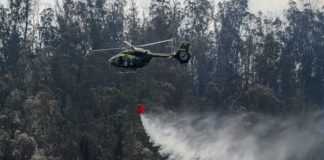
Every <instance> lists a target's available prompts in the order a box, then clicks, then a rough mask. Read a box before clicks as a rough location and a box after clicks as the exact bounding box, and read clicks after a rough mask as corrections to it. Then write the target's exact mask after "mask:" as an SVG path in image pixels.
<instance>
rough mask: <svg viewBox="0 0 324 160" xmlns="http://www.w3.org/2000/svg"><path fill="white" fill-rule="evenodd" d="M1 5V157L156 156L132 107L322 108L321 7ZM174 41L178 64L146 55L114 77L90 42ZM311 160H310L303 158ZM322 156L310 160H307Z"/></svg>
mask: <svg viewBox="0 0 324 160" xmlns="http://www.w3.org/2000/svg"><path fill="white" fill-rule="evenodd" d="M8 2H9V5H8V6H2V5H0V159H4V160H23V159H34V160H46V159H48V160H59V159H86V160H90V159H91V160H96V159H105V160H106V159H115V160H119V159H134V160H135V159H136V160H137V159H150V160H151V159H158V158H161V157H159V155H158V154H157V152H156V148H154V147H152V146H151V144H150V143H149V142H148V138H147V137H146V135H145V133H144V131H143V129H142V127H141V122H140V119H139V117H138V116H137V115H136V113H135V111H134V106H135V105H136V104H137V103H139V102H143V103H145V104H146V106H147V107H146V108H147V109H148V110H150V111H153V112H154V111H157V112H163V111H168V110H174V111H188V112H190V111H195V112H206V111H209V110H218V111H220V112H224V113H234V112H260V113H265V114H271V115H273V116H278V115H289V114H294V115H297V116H300V117H306V116H307V114H309V113H311V112H314V111H319V110H321V108H322V107H323V105H324V11H323V10H317V9H313V8H312V7H311V5H310V4H308V3H304V4H303V5H302V7H300V8H299V7H297V3H296V2H294V1H290V2H289V9H288V10H286V12H285V13H284V16H283V17H282V18H266V17H265V16H264V15H263V14H262V13H258V14H252V13H249V11H248V0H229V1H224V2H221V3H219V4H217V5H213V3H212V2H210V1H209V0H185V3H184V5H180V3H179V2H178V1H177V0H152V1H151V3H150V7H149V11H147V12H149V13H148V14H147V15H148V16H145V17H144V18H140V17H139V15H140V14H141V13H139V11H138V8H136V6H135V0H130V1H129V2H128V1H127V3H130V6H131V7H130V8H129V9H127V10H126V11H125V10H124V7H125V4H126V0H116V1H106V0H63V5H62V6H61V7H59V6H56V7H55V8H46V9H43V10H42V11H41V13H40V14H38V10H37V4H36V3H35V1H33V0H9V1H8ZM170 37H175V38H176V43H175V44H169V45H166V46H155V47H151V48H150V49H154V50H155V51H165V50H170V48H173V45H176V46H178V44H179V43H180V42H181V41H189V42H190V43H191V46H192V47H191V52H192V54H193V59H192V61H191V62H190V63H189V64H188V65H180V64H179V63H178V62H177V61H175V60H161V59H154V60H153V61H152V63H150V64H149V65H148V66H147V67H146V68H143V69H140V70H137V71H136V72H133V73H127V74H125V73H119V71H118V70H117V69H116V68H113V67H112V66H110V65H109V64H108V63H107V60H108V58H109V57H110V56H111V54H93V55H87V51H88V50H89V49H99V48H110V47H119V46H121V45H123V40H128V41H131V42H132V43H134V44H141V43H147V42H152V41H157V40H163V39H168V38H170ZM314 159H316V158H315V157H314ZM318 159H321V158H318Z"/></svg>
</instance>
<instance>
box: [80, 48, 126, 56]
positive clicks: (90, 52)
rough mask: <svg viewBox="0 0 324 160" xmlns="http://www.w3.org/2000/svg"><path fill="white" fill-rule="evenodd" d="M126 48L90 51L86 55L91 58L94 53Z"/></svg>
mask: <svg viewBox="0 0 324 160" xmlns="http://www.w3.org/2000/svg"><path fill="white" fill-rule="evenodd" d="M122 49H124V48H108V49H96V50H89V51H88V52H87V54H86V56H90V55H92V54H94V53H98V52H101V53H104V51H113V50H122Z"/></svg>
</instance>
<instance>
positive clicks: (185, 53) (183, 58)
mask: <svg viewBox="0 0 324 160" xmlns="http://www.w3.org/2000/svg"><path fill="white" fill-rule="evenodd" d="M189 47H190V43H182V44H181V46H180V49H179V50H178V51H177V52H175V54H174V56H173V57H174V58H175V59H177V60H178V61H179V62H180V63H188V62H189V60H190V59H191V56H192V55H191V53H190V52H189Z"/></svg>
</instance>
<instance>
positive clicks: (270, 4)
mask: <svg viewBox="0 0 324 160" xmlns="http://www.w3.org/2000/svg"><path fill="white" fill-rule="evenodd" d="M6 1H7V0H0V4H5V3H6ZM39 1H40V2H41V3H42V4H43V5H46V4H48V3H54V2H55V0H39ZM179 1H183V0H179ZM213 1H214V2H219V1H222V0H213ZM309 1H312V2H314V4H316V6H317V7H319V6H322V5H324V0H309ZM136 2H137V5H138V6H139V7H140V8H148V6H149V2H150V0H136ZM288 2H289V0H250V11H252V12H254V13H256V12H258V11H260V10H261V11H263V12H265V13H274V14H279V12H280V11H282V10H283V9H285V8H287V6H288Z"/></svg>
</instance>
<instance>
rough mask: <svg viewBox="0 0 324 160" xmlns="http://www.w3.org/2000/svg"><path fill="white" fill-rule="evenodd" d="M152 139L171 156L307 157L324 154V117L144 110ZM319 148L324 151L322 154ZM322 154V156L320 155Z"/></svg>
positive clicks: (199, 159) (228, 159)
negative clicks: (298, 117) (181, 112)
mask: <svg viewBox="0 0 324 160" xmlns="http://www.w3.org/2000/svg"><path fill="white" fill-rule="evenodd" d="M141 119H142V123H143V126H144V129H145V131H146V133H147V135H148V136H149V137H150V141H151V142H152V143H153V144H154V145H155V146H158V147H159V153H160V154H161V155H162V156H168V157H169V159H170V160H304V159H310V157H311V156H312V157H314V155H316V154H317V156H323V153H320V152H319V150H320V149H322V150H323V144H324V118H323V116H321V115H313V116H311V117H310V118H307V119H303V120H301V119H297V118H273V117H272V118H271V117H265V116H261V115H257V114H241V115H235V116H219V115H215V114H209V115H193V114H170V113H169V114H163V115H156V114H144V115H141ZM318 153H320V154H322V155H318ZM319 159H323V157H322V158H319Z"/></svg>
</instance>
